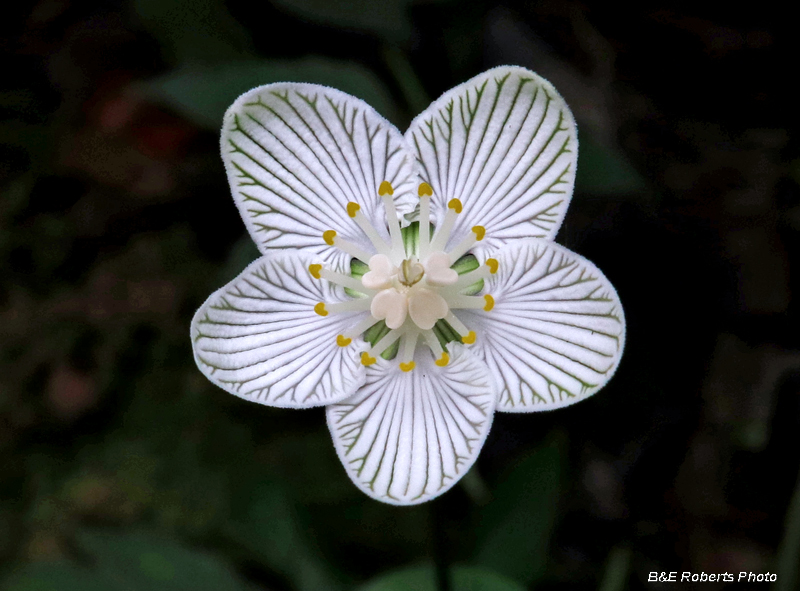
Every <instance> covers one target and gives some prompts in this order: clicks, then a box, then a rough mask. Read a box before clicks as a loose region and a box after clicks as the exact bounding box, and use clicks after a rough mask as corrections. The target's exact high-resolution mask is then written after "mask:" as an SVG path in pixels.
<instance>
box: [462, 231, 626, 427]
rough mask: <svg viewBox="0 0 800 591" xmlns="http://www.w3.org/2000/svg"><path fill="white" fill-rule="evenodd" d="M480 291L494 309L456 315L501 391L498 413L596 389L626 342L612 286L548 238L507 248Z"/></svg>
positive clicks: (561, 401)
mask: <svg viewBox="0 0 800 591" xmlns="http://www.w3.org/2000/svg"><path fill="white" fill-rule="evenodd" d="M494 257H495V258H496V259H497V260H498V263H499V265H498V271H497V274H496V275H490V276H489V279H488V280H487V281H486V287H485V292H486V293H489V294H491V295H492V297H493V298H494V307H493V308H492V309H491V311H489V312H484V311H483V310H459V311H458V315H459V316H460V317H462V320H463V321H464V323H465V324H467V325H468V326H470V327H475V331H476V333H477V334H478V338H477V341H476V343H475V345H474V348H476V349H477V351H478V354H479V355H480V356H481V357H482V358H483V359H484V360H485V361H486V364H487V365H488V366H489V369H490V370H491V372H492V374H493V375H494V378H495V380H496V381H497V384H498V388H499V390H500V399H499V401H498V405H497V410H500V411H507V412H531V411H538V410H551V409H554V408H559V407H562V406H567V405H569V404H573V403H575V402H578V401H580V400H583V399H584V398H586V397H588V396H590V395H592V394H594V393H595V392H597V391H598V390H599V389H600V388H602V387H603V386H604V385H605V384H606V382H608V380H610V379H611V376H612V375H613V374H614V372H615V371H616V369H617V365H618V364H619V360H620V357H621V356H622V350H623V347H624V345H625V317H624V314H623V311H622V305H621V304H620V301H619V297H618V296H617V293H616V291H615V290H614V287H613V286H612V285H611V283H610V282H609V281H608V279H606V278H605V277H604V276H603V274H602V273H601V272H600V270H599V269H598V268H597V267H595V266H594V265H593V264H592V263H591V262H589V261H587V260H586V259H584V258H583V257H581V256H580V255H577V254H575V253H574V252H571V251H569V250H567V249H566V248H564V247H563V246H559V245H558V244H556V243H554V242H550V241H547V240H538V239H531V240H525V241H521V242H517V243H514V244H511V245H509V246H506V247H505V248H503V249H501V250H500V251H498V252H497V253H495V254H494Z"/></svg>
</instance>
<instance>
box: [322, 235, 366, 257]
mask: <svg viewBox="0 0 800 591" xmlns="http://www.w3.org/2000/svg"><path fill="white" fill-rule="evenodd" d="M322 239H323V240H324V241H325V244H330V245H331V246H335V247H336V248H338V249H339V250H343V251H344V252H346V253H347V254H349V255H350V256H351V257H353V258H356V259H358V260H360V261H363V262H365V263H369V257H371V256H372V255H371V254H369V253H368V252H366V251H365V250H362V249H361V248H359V247H358V246H356V245H355V244H353V243H352V242H348V241H347V240H345V239H344V238H339V236H337V235H336V230H325V231H324V232H323V233H322Z"/></svg>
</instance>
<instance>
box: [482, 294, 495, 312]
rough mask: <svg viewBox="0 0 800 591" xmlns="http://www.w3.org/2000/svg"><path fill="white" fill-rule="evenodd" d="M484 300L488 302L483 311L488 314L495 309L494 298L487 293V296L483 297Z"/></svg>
mask: <svg viewBox="0 0 800 591" xmlns="http://www.w3.org/2000/svg"><path fill="white" fill-rule="evenodd" d="M483 299H484V300H486V305H485V306H484V307H483V309H484V310H485V311H486V312H488V311H490V310H491V309H492V308H494V298H493V297H492V296H490V295H489V294H488V293H487V294H486V295H485V296H483Z"/></svg>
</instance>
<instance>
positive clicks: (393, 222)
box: [378, 181, 405, 264]
mask: <svg viewBox="0 0 800 591" xmlns="http://www.w3.org/2000/svg"><path fill="white" fill-rule="evenodd" d="M378 195H379V196H380V197H381V199H383V207H384V208H385V209H386V223H387V225H388V226H389V234H390V235H391V236H392V254H393V255H394V256H393V257H392V258H394V259H396V260H395V264H397V263H399V262H400V259H401V258H402V255H403V254H404V253H405V249H404V248H403V235H402V234H401V233H400V220H399V219H398V217H397V209H395V207H394V200H393V199H392V195H394V189H393V188H392V184H391V183H390V182H389V181H383V182H382V183H381V186H380V187H379V188H378Z"/></svg>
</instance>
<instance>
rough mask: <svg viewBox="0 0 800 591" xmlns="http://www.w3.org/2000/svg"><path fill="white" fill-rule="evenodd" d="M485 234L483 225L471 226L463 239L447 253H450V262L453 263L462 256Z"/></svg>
mask: <svg viewBox="0 0 800 591" xmlns="http://www.w3.org/2000/svg"><path fill="white" fill-rule="evenodd" d="M485 235H486V229H485V228H484V227H483V226H473V228H472V231H471V232H470V233H469V234H467V235H466V236H464V239H463V240H462V241H461V242H459V243H458V244H457V245H456V247H455V248H454V249H453V250H451V251H450V252H449V253H448V254H449V255H450V262H451V263H455V262H456V261H457V260H458V259H460V258H461V257H462V256H464V255H465V254H466V253H467V251H468V250H469V249H470V248H472V246H473V245H474V244H475V243H476V242H480V241H481V240H483V237H484V236H485Z"/></svg>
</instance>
